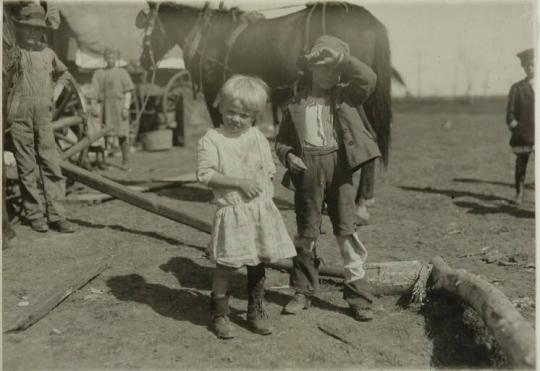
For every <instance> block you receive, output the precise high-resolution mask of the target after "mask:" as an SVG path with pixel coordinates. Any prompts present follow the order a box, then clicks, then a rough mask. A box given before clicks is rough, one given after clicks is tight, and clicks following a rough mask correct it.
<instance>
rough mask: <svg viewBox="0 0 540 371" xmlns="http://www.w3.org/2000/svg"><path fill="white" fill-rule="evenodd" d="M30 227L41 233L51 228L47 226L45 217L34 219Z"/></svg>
mask: <svg viewBox="0 0 540 371" xmlns="http://www.w3.org/2000/svg"><path fill="white" fill-rule="evenodd" d="M30 227H31V228H32V229H33V230H34V231H36V232H40V233H45V232H47V231H48V230H49V228H48V227H47V223H45V220H43V219H36V220H32V221H31V222H30Z"/></svg>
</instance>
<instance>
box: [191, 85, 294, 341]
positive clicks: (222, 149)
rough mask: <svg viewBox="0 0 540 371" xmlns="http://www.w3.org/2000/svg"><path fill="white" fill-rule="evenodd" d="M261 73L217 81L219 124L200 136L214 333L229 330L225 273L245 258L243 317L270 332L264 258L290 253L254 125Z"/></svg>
mask: <svg viewBox="0 0 540 371" xmlns="http://www.w3.org/2000/svg"><path fill="white" fill-rule="evenodd" d="M267 92H268V87H267V86H266V84H265V83H264V82H263V81H262V80H261V79H259V78H256V77H249V76H242V75H234V76H232V77H231V78H230V79H229V80H227V81H226V82H225V84H224V86H223V88H222V89H221V95H220V98H221V101H220V105H219V108H220V112H221V116H222V119H223V123H222V125H221V127H219V128H217V129H210V130H209V131H208V132H207V133H206V134H205V136H204V137H203V138H202V139H201V140H200V141H199V145H198V152H197V161H198V165H197V178H198V180H199V181H200V182H201V183H203V184H206V185H208V186H209V187H210V188H212V190H213V192H214V196H215V198H216V201H217V204H218V209H217V211H216V215H215V217H214V225H213V229H212V239H211V242H210V258H211V260H212V261H213V262H215V263H216V267H215V269H214V274H213V283H212V298H211V312H212V327H213V330H214V332H215V333H216V335H217V336H218V337H219V338H224V339H230V338H232V337H234V335H233V332H232V328H231V325H230V323H229V320H228V314H229V305H228V300H229V296H228V295H229V294H228V288H229V280H230V277H231V275H232V274H233V273H234V272H235V271H236V270H238V269H239V268H241V267H243V266H247V273H248V275H247V276H248V277H247V291H248V308H247V320H248V323H249V325H250V327H251V329H252V330H253V331H254V332H255V333H258V334H261V335H268V334H270V333H271V332H272V330H271V328H270V327H269V325H268V323H267V314H266V312H265V311H264V309H263V296H264V281H265V269H264V266H263V263H264V262H275V261H278V260H281V259H285V258H290V257H292V256H294V255H296V253H295V250H294V246H293V243H292V241H291V239H290V237H289V234H288V232H287V229H286V228H285V224H284V223H283V220H282V219H281V215H280V213H279V210H278V209H277V207H276V205H275V204H274V202H273V200H272V197H273V185H272V177H273V175H274V173H275V171H276V168H275V165H274V162H273V160H272V154H271V151H270V145H269V143H268V141H267V139H266V138H265V137H264V135H263V134H262V133H261V132H260V131H259V129H257V128H256V127H254V126H253V124H254V122H255V120H256V118H257V117H258V115H259V114H260V113H261V112H262V110H263V109H264V107H265V104H266V101H267V99H268V93H267Z"/></svg>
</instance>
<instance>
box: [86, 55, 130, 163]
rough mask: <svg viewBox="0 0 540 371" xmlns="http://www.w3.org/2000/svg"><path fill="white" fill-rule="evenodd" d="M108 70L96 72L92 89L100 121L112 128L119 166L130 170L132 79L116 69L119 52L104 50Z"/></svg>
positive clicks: (124, 71)
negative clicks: (119, 154)
mask: <svg viewBox="0 0 540 371" xmlns="http://www.w3.org/2000/svg"><path fill="white" fill-rule="evenodd" d="M104 58H105V62H106V63H107V66H106V67H105V68H104V69H101V70H97V71H96V72H95V73H94V76H93V77H92V86H93V89H94V91H96V92H97V99H98V101H99V102H100V103H101V106H102V118H103V121H102V122H103V123H104V124H105V127H112V128H113V131H112V133H111V134H110V136H113V137H117V138H118V142H119V143H120V149H121V151H122V166H121V169H122V170H124V171H128V170H129V149H130V143H129V139H130V137H129V107H130V105H131V93H132V91H133V90H134V86H133V82H132V81H131V77H129V74H128V73H127V71H126V70H124V69H123V68H120V67H116V62H117V60H118V59H119V58H120V52H119V51H118V50H116V49H110V48H107V49H106V50H105V53H104Z"/></svg>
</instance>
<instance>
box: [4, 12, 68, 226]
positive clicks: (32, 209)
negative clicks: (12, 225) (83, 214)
mask: <svg viewBox="0 0 540 371" xmlns="http://www.w3.org/2000/svg"><path fill="white" fill-rule="evenodd" d="M14 21H15V25H16V33H17V41H18V43H17V46H14V48H13V54H14V55H15V57H14V58H13V59H12V65H11V66H10V68H11V69H12V70H13V78H12V83H11V86H10V87H9V88H8V90H9V95H8V100H7V107H6V108H7V122H8V123H9V125H10V129H11V137H12V140H13V145H14V155H15V158H16V160H17V170H18V174H19V181H20V185H21V195H22V199H23V205H24V208H25V211H26V217H27V219H28V221H29V223H30V226H31V227H32V229H34V230H35V231H38V232H47V230H48V226H47V223H46V221H45V218H44V215H43V214H44V212H43V209H42V207H41V203H40V198H41V195H40V194H41V193H43V195H44V198H45V214H46V218H47V221H48V223H49V226H50V227H51V229H54V230H57V231H59V232H63V233H72V232H73V229H72V228H71V226H70V225H69V223H68V222H67V221H66V220H65V215H64V209H63V207H62V205H61V200H62V199H63V198H64V186H65V185H64V177H63V175H62V171H61V170H60V157H59V155H58V151H57V149H56V143H55V141H54V134H53V129H52V126H51V120H52V108H53V104H54V102H55V101H56V99H57V98H58V96H59V95H60V93H61V92H62V88H63V86H65V85H66V81H67V79H68V78H69V73H68V72H67V68H66V66H65V65H64V64H63V63H62V61H60V59H59V58H58V57H57V56H56V54H55V53H54V51H52V50H51V49H49V48H48V47H47V46H46V45H45V44H44V43H43V42H42V40H43V35H44V31H45V30H46V27H47V24H46V22H45V11H44V10H43V8H42V7H41V6H39V5H37V4H30V5H27V6H25V7H24V8H22V9H21V11H20V14H19V16H18V17H17V18H15V19H14ZM54 78H56V85H55V81H54Z"/></svg>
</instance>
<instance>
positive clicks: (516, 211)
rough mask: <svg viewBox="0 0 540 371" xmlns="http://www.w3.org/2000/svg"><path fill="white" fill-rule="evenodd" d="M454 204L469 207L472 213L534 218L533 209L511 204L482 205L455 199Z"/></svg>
mask: <svg viewBox="0 0 540 371" xmlns="http://www.w3.org/2000/svg"><path fill="white" fill-rule="evenodd" d="M454 204H455V205H456V206H459V207H463V208H467V209H469V211H467V213H468V214H473V215H491V214H508V215H510V216H513V217H515V218H526V219H534V214H535V213H534V211H530V210H524V209H520V208H518V207H516V206H511V205H503V204H500V205H482V204H480V203H476V202H465V201H457V202H455V203H454Z"/></svg>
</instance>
